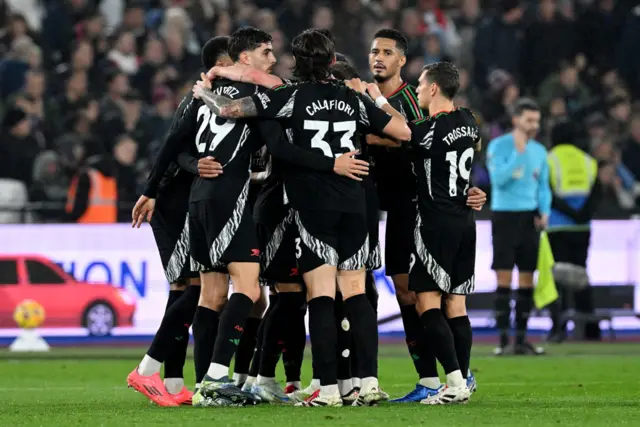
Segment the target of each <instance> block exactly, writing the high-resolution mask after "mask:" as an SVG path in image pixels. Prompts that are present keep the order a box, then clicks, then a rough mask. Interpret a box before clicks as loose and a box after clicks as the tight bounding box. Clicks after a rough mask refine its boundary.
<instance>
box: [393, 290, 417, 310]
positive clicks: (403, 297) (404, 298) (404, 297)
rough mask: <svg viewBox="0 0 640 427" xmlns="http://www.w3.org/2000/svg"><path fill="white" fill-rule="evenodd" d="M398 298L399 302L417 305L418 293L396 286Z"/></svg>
mask: <svg viewBox="0 0 640 427" xmlns="http://www.w3.org/2000/svg"><path fill="white" fill-rule="evenodd" d="M396 299H397V300H398V304H400V305H401V306H402V305H415V304H416V302H417V298H416V293H415V292H413V291H410V290H408V289H402V288H396Z"/></svg>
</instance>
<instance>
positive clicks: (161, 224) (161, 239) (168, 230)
mask: <svg viewBox="0 0 640 427" xmlns="http://www.w3.org/2000/svg"><path fill="white" fill-rule="evenodd" d="M185 208H186V204H185ZM150 225H151V230H152V231H153V237H154V239H155V241H156V246H157V247H158V252H159V253H160V260H161V261H162V267H163V268H164V274H165V276H166V278H167V281H168V282H169V283H181V284H186V282H187V279H189V278H191V277H198V272H197V271H192V270H191V268H190V263H189V224H188V221H187V210H186V209H184V210H183V209H178V208H176V207H174V206H171V205H167V204H164V203H161V202H158V203H156V208H155V211H154V213H153V216H152V217H151V222H150Z"/></svg>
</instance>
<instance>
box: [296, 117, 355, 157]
mask: <svg viewBox="0 0 640 427" xmlns="http://www.w3.org/2000/svg"><path fill="white" fill-rule="evenodd" d="M330 123H331V122H327V121H324V120H305V121H304V130H315V131H316V134H315V135H313V138H311V148H319V149H320V150H322V153H323V154H324V155H325V156H327V157H332V158H334V157H338V156H340V155H341V154H342V153H335V154H334V153H333V151H332V150H331V144H329V143H328V142H327V141H325V140H324V139H323V138H324V136H325V135H326V134H327V132H328V131H329V124H330ZM333 131H334V132H344V135H342V138H340V147H342V148H346V149H347V152H349V151H355V149H356V148H355V147H354V146H353V139H352V138H353V134H354V133H355V132H356V122H355V120H349V121H346V122H333Z"/></svg>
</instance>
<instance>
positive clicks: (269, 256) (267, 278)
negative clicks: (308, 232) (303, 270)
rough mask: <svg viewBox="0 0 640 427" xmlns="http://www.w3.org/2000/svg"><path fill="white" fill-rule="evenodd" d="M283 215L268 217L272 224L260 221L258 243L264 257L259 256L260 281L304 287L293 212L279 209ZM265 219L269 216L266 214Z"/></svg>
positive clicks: (282, 208)
mask: <svg viewBox="0 0 640 427" xmlns="http://www.w3.org/2000/svg"><path fill="white" fill-rule="evenodd" d="M277 209H278V211H279V213H280V215H275V216H268V217H270V218H273V222H272V223H263V222H259V223H258V224H256V225H257V227H258V241H259V242H260V249H261V251H262V255H261V257H260V264H261V265H260V278H261V279H262V280H261V281H262V282H263V283H266V284H269V285H272V284H276V283H299V284H304V281H303V280H302V275H301V274H300V272H299V270H298V264H297V259H296V244H297V243H296V242H297V238H298V236H299V235H298V227H297V226H296V222H295V213H294V211H293V210H291V209H289V208H287V207H284V206H279V207H277ZM265 217H267V216H266V215H265Z"/></svg>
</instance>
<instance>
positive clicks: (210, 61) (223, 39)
mask: <svg viewBox="0 0 640 427" xmlns="http://www.w3.org/2000/svg"><path fill="white" fill-rule="evenodd" d="M228 50H229V37H227V36H218V37H213V38H210V39H209V40H208V41H207V42H206V43H205V44H204V46H203V47H202V51H201V52H200V60H201V61H202V66H203V67H204V68H206V69H207V70H208V69H209V68H212V67H214V66H215V65H216V62H217V61H218V59H220V57H221V56H223V55H229V52H228Z"/></svg>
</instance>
